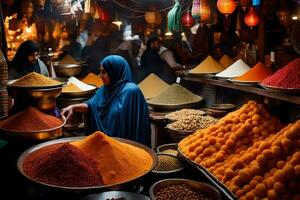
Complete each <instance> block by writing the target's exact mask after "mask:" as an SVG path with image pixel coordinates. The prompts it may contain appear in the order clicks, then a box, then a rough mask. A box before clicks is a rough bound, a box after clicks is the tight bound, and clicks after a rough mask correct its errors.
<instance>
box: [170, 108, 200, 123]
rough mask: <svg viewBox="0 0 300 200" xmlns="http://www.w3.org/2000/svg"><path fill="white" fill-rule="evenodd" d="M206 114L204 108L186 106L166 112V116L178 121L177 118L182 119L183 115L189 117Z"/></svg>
mask: <svg viewBox="0 0 300 200" xmlns="http://www.w3.org/2000/svg"><path fill="white" fill-rule="evenodd" d="M204 114H205V112H204V111H202V110H195V109H187V108H184V109H181V110H177V111H174V112H171V113H169V114H166V115H165V117H166V118H167V119H169V120H173V121H176V120H180V119H181V118H183V117H188V116H190V115H196V116H201V115H204Z"/></svg>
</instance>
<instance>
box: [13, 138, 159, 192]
mask: <svg viewBox="0 0 300 200" xmlns="http://www.w3.org/2000/svg"><path fill="white" fill-rule="evenodd" d="M83 138H84V136H79V137H68V138H61V139H56V140H51V141H48V142H44V143H40V144H38V145H35V146H33V147H31V148H29V149H27V150H26V151H24V152H23V153H22V154H21V155H20V157H19V158H18V161H17V168H18V170H19V172H20V173H21V174H22V175H23V176H24V177H26V178H27V179H28V180H29V181H30V182H31V183H36V185H37V186H39V187H43V188H46V189H47V190H51V191H53V192H54V193H55V192H64V193H68V194H74V193H76V194H83V193H85V194H92V193H96V192H103V191H108V190H122V188H123V189H124V188H126V187H128V185H130V184H133V183H134V182H137V181H138V180H139V179H140V178H142V177H143V176H145V175H146V174H147V173H149V172H150V171H151V170H152V169H153V168H154V167H155V166H156V163H157V156H156V154H155V152H154V151H153V150H152V149H150V148H149V147H147V146H145V145H143V144H140V143H138V142H135V141H131V140H127V139H123V138H117V137H115V138H114V139H116V140H118V141H120V142H123V143H126V144H130V145H133V146H136V147H139V148H141V149H143V150H145V151H146V152H147V153H149V154H150V156H151V157H152V160H153V163H152V166H151V167H150V168H149V170H148V171H146V172H145V173H144V174H142V175H140V176H138V177H135V178H133V179H131V180H127V181H125V182H121V183H116V184H111V185H99V186H92V187H63V186H57V185H50V184H47V183H43V182H40V181H36V180H34V179H32V178H31V177H29V176H28V175H27V174H25V172H24V170H23V162H24V160H25V158H26V157H27V156H28V155H30V154H31V153H33V152H35V151H37V150H38V149H40V148H43V147H46V146H49V145H52V144H58V143H65V142H73V141H77V140H81V139H83Z"/></svg>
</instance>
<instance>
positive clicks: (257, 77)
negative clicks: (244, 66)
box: [233, 62, 273, 81]
mask: <svg viewBox="0 0 300 200" xmlns="http://www.w3.org/2000/svg"><path fill="white" fill-rule="evenodd" d="M272 74H273V72H272V70H271V69H269V68H267V67H266V66H265V65H264V64H263V63H261V62H258V63H257V64H256V65H254V67H252V68H251V69H250V70H249V71H248V72H246V73H245V74H243V75H242V76H239V77H237V78H234V79H233V80H237V81H262V80H264V79H265V78H267V77H268V76H271V75H272Z"/></svg>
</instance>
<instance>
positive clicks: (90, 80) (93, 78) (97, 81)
mask: <svg viewBox="0 0 300 200" xmlns="http://www.w3.org/2000/svg"><path fill="white" fill-rule="evenodd" d="M81 81H82V82H84V83H86V84H92V85H95V86H97V87H100V86H102V85H103V81H102V79H101V78H100V77H99V76H97V75H95V74H93V73H89V74H88V75H87V76H86V77H84V78H83V79H82V80H81Z"/></svg>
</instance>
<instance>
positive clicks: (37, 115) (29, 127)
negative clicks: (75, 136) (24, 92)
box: [0, 107, 63, 132]
mask: <svg viewBox="0 0 300 200" xmlns="http://www.w3.org/2000/svg"><path fill="white" fill-rule="evenodd" d="M62 124H63V121H62V120H61V119H59V118H57V117H55V116H52V115H48V114H45V113H43V112H41V111H39V110H38V109H36V108H34V107H28V108H26V109H25V110H23V111H21V112H19V113H17V114H15V115H12V116H10V117H8V118H6V119H4V120H3V121H0V127H1V128H2V129H6V130H10V131H19V132H30V131H41V130H46V129H52V128H56V127H59V126H60V125H62Z"/></svg>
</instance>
